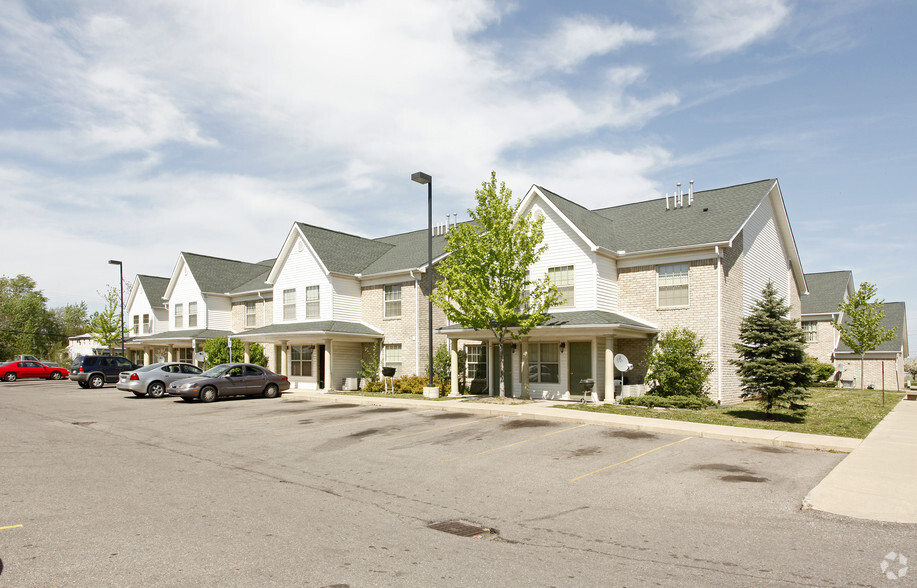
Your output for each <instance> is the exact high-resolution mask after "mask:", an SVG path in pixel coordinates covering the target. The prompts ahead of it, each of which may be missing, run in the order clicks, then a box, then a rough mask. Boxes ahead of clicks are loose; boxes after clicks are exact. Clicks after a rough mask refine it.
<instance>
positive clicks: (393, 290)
mask: <svg viewBox="0 0 917 588" xmlns="http://www.w3.org/2000/svg"><path fill="white" fill-rule="evenodd" d="M399 316H401V284H393V285H391V286H385V318H395V317H399Z"/></svg>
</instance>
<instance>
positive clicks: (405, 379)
mask: <svg viewBox="0 0 917 588" xmlns="http://www.w3.org/2000/svg"><path fill="white" fill-rule="evenodd" d="M429 383H430V380H429V378H424V377H423V376H401V377H400V378H395V383H394V385H395V392H399V393H402V394H423V389H424V387H425V386H426V385H427V384H429ZM433 385H434V386H436V387H437V388H439V395H440V396H445V395H447V394H448V393H449V390H448V388H447V384H446V383H445V382H444V381H443V380H442V379H440V378H437V377H435V376H434V377H433Z"/></svg>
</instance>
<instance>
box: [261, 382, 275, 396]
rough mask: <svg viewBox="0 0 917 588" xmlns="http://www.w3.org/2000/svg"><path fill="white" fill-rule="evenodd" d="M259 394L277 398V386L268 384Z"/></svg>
mask: <svg viewBox="0 0 917 588" xmlns="http://www.w3.org/2000/svg"><path fill="white" fill-rule="evenodd" d="M261 394H262V396H264V397H265V398H277V386H275V385H274V384H268V386H267V388H265V389H264V392H262V393H261Z"/></svg>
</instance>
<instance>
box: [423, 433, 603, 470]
mask: <svg viewBox="0 0 917 588" xmlns="http://www.w3.org/2000/svg"><path fill="white" fill-rule="evenodd" d="M586 426H588V425H585V424H583V425H576V426H575V427H567V428H566V429H561V430H559V431H551V432H550V433H545V434H544V435H539V436H538V437H532V438H530V439H523V440H522V441H516V442H515V443H510V444H509V445H502V446H500V447H492V448H490V449H488V450H486V451H481V452H479V453H472V454H469V455H460V456H458V457H450V458H449V459H444V460H442V461H441V462H440V463H448V462H450V461H457V460H459V459H465V458H467V457H477V456H479V455H484V454H486V453H492V452H494V451H500V450H501V449H507V448H508V447H515V446H516V445H522V444H523V443H528V442H529V441H536V440H538V439H544V438H545V437H550V436H551V435H556V434H558V433H563V432H565V431H572V430H573V429H579V428H580V427H586Z"/></svg>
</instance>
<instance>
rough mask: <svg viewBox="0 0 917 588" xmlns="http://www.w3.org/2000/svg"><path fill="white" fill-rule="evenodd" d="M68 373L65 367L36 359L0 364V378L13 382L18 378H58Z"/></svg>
mask: <svg viewBox="0 0 917 588" xmlns="http://www.w3.org/2000/svg"><path fill="white" fill-rule="evenodd" d="M69 375H70V371H69V370H67V368H62V367H52V366H49V365H45V364H43V363H40V362H37V361H11V362H9V363H5V364H3V365H0V379H2V380H3V381H5V382H15V381H16V380H18V379H20V378H43V379H45V380H60V379H62V378H66V377H67V376H69Z"/></svg>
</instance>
